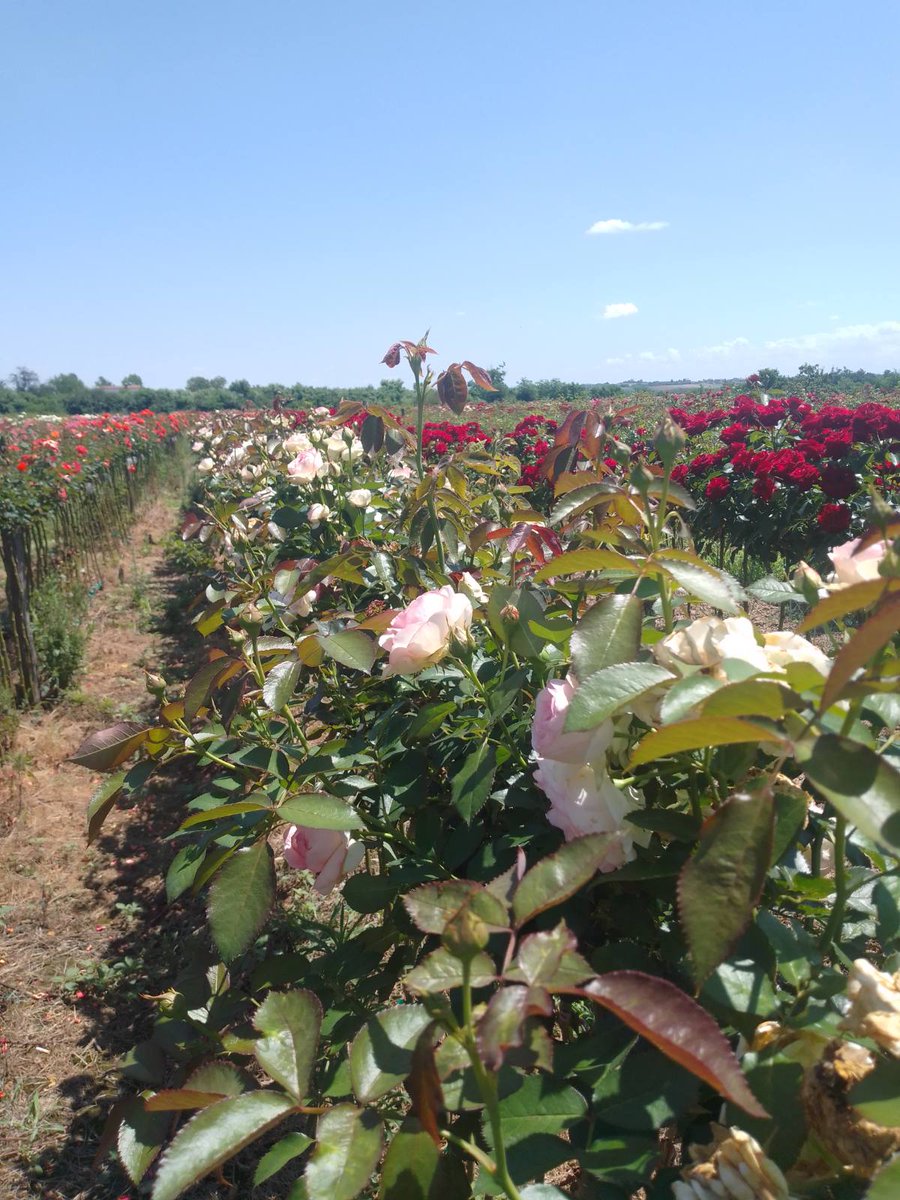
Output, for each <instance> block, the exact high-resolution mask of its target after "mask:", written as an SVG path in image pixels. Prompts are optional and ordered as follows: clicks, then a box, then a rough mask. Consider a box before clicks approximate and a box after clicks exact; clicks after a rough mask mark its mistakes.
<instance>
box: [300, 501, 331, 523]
mask: <svg viewBox="0 0 900 1200" xmlns="http://www.w3.org/2000/svg"><path fill="white" fill-rule="evenodd" d="M306 519H307V521H309V523H310V526H311V527H312V528H313V529H316V528H318V526H319V525H320V524H321V523H322V521H328V520H330V519H331V509H330V508H329V507H328V505H327V504H311V505H310V506H309V508H308V509H307V510H306Z"/></svg>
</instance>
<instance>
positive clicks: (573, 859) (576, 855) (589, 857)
mask: <svg viewBox="0 0 900 1200" xmlns="http://www.w3.org/2000/svg"><path fill="white" fill-rule="evenodd" d="M609 842H610V838H609V835H608V834H605V833H589V834H588V835H587V836H586V837H580V838H575V839H574V841H571V842H565V843H564V844H563V845H562V846H560V848H559V849H558V850H557V851H556V853H555V854H550V855H548V856H547V857H546V858H543V859H541V861H540V862H539V863H535V865H534V866H533V867H532V868H531V869H530V870H529V871H526V873H525V876H524V878H523V879H522V881H521V883H520V884H519V886H518V887H517V888H516V890H515V893H514V895H513V916H514V917H515V923H516V927H517V928H518V927H520V926H522V925H524V924H525V922H526V921H530V920H531V918H532V917H536V916H537V915H538V913H542V912H544V911H545V910H546V909H548V908H553V907H554V905H557V904H562V902H563V901H564V900H568V898H569V897H570V896H574V895H575V893H576V892H577V891H578V890H579V888H582V887H584V885H585V884H586V883H588V882H590V880H591V879H593V877H594V876H595V875H596V873H597V871H598V870H599V868H600V864H601V863H602V862H603V860H604V858H605V857H606V854H607V851H608V849H609Z"/></svg>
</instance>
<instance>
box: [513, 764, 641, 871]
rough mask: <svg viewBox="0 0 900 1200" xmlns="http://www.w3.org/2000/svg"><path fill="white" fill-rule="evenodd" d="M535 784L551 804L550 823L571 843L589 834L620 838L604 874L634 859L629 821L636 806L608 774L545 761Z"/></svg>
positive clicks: (588, 767) (613, 842) (608, 856)
mask: <svg viewBox="0 0 900 1200" xmlns="http://www.w3.org/2000/svg"><path fill="white" fill-rule="evenodd" d="M534 781H535V783H536V784H537V786H538V787H539V788H540V789H541V791H542V792H543V793H544V795H545V796H546V797H547V799H548V800H549V801H550V811H549V812H548V813H547V820H548V821H549V822H550V824H551V825H553V826H555V827H556V828H557V829H559V830H561V831H562V835H563V837H564V838H565V839H566V841H567V842H570V841H572V840H573V839H574V838H579V837H584V835H585V834H588V833H607V834H610V835H616V836H615V837H614V838H613V839H612V840H611V841H610V845H609V849H608V851H607V854H606V857H605V858H604V860H603V862H602V863H601V864H600V870H601V871H614V870H615V869H616V868H617V867H621V866H622V865H623V864H624V863H626V862H630V861H631V859H633V858H634V843H633V840H632V836H631V834H630V833H629V832H628V830H627V829H626V826H625V818H626V816H627V814H628V813H629V812H631V811H632V809H633V808H634V807H635V806H634V804H632V803H631V802H630V801H629V799H628V797H627V796H626V795H625V793H624V792H622V791H620V790H619V789H618V788H617V787H616V786H615V784H614V783H613V781H612V780H611V779H610V777H609V776H608V775H607V773H606V771H605V770H603V769H602V768H600V769H597V768H594V767H592V766H591V765H590V764H589V763H567V762H560V761H558V760H557V759H555V758H541V759H540V760H539V765H538V769H537V770H536V771H535V773H534Z"/></svg>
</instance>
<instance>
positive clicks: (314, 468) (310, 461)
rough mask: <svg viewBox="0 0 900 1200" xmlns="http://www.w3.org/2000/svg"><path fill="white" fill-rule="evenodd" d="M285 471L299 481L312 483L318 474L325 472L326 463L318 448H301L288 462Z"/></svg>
mask: <svg viewBox="0 0 900 1200" xmlns="http://www.w3.org/2000/svg"><path fill="white" fill-rule="evenodd" d="M287 473H288V475H290V477H291V478H292V479H296V480H298V481H299V482H300V483H312V481H313V480H314V479H318V478H319V476H320V475H325V474H327V464H326V462H325V459H324V458H323V457H322V455H321V454H320V453H319V451H318V450H313V449H308V450H301V452H300V453H299V454H298V455H297V457H296V458H295V459H293V461H291V462H289V463H288V466H287Z"/></svg>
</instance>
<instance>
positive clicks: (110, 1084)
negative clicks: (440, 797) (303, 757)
mask: <svg viewBox="0 0 900 1200" xmlns="http://www.w3.org/2000/svg"><path fill="white" fill-rule="evenodd" d="M184 565H189V564H183V563H181V564H180V563H178V561H177V560H176V562H174V563H173V561H172V558H171V556H170V557H167V558H166V559H165V560H164V561H163V562H162V563H161V565H160V566H159V567H158V568H157V570H156V571H155V573H154V577H153V580H152V584H151V591H152V592H153V593H154V610H155V611H154V616H153V622H154V625H155V632H157V633H158V634H159V635H160V641H161V646H160V651H161V661H160V667H161V669H162V671H163V673H164V675H165V676H166V678H167V680H168V681H169V682H170V684H177V683H179V682H181V681H183V680H185V679H187V678H189V677H190V675H191V674H192V673H193V671H194V670H195V669H196V668H197V666H198V665H199V662H200V660H201V656H202V653H203V652H204V651H205V650H206V649H208V647H209V642H208V641H207V642H203V643H201V640H200V639H199V638H198V637H197V635H196V633H195V632H194V630H193V627H192V626H191V624H190V622H189V619H188V617H187V610H188V608H189V607H190V605H191V602H192V601H193V599H194V597H195V596H196V595H197V593H198V591H199V590H200V588H201V587H202V582H201V580H200V578H199V577H198V576H197V575H185V574H184V573H183V570H182V569H181V568H182V567H183V566H184ZM152 711H153V708H152V703H148V705H147V709H146V713H145V714H143V715H147V716H150V715H151V713H152ZM203 781H204V774H203V773H202V772H200V771H198V770H196V769H192V767H191V765H190V764H185V763H175V764H172V765H171V766H170V767H169V768H168V769H165V768H164V769H163V770H161V771H160V772H159V774H158V775H157V776H154V777H153V779H152V780H151V782H150V783H149V784H148V785H147V787H146V788H145V789H144V792H143V794H142V796H141V798H140V800H139V802H138V803H137V804H136V805H135V806H134V807H133V809H132V810H131V813H130V817H129V819H128V820H127V821H123V822H120V823H118V825H117V826H116V827H112V826H110V827H108V829H107V830H106V831H104V832H102V833H101V835H100V837H99V839H98V841H97V843H96V845H97V847H98V848H99V850H100V851H101V852H102V857H101V859H100V860H99V861H98V863H97V864H96V866H94V867H92V868H90V869H89V873H88V876H87V878H86V880H85V884H86V886H87V888H88V889H89V891H90V892H92V893H93V894H94V895H95V896H96V898H97V901H98V904H99V905H101V906H103V907H105V908H106V910H107V911H108V912H109V914H110V923H111V924H114V926H115V929H116V931H117V932H116V934H115V935H114V936H113V937H112V939H111V940H110V941H109V942H108V943H107V945H106V953H105V957H104V959H103V961H102V962H99V963H95V964H94V965H93V967H92V968H90V971H89V972H85V971H84V970H79V969H77V968H76V969H74V970H73V971H72V973H71V975H70V976H69V977H68V978H64V979H63V980H62V981H61V984H60V986H61V988H62V989H63V991H64V992H65V993H66V994H67V995H68V996H69V997H70V998H71V999H72V1000H73V1001H77V1010H78V1015H79V1017H80V1018H81V1023H82V1027H83V1034H82V1037H81V1039H80V1045H81V1046H82V1047H83V1048H84V1052H85V1053H84V1058H85V1062H86V1064H87V1065H86V1069H85V1071H84V1072H83V1073H80V1074H72V1075H70V1076H68V1077H67V1078H65V1079H62V1080H60V1081H59V1083H58V1085H57V1086H58V1090H59V1091H60V1093H61V1094H62V1095H63V1096H65V1097H66V1098H67V1099H69V1100H70V1102H71V1103H72V1107H73V1111H74V1112H75V1114H76V1115H75V1117H74V1118H73V1120H72V1121H71V1124H70V1125H69V1127H68V1128H67V1129H66V1130H65V1131H64V1135H63V1136H61V1137H57V1138H55V1139H54V1143H53V1145H52V1146H50V1147H48V1148H47V1149H45V1150H44V1151H43V1152H41V1153H39V1154H38V1156H37V1157H31V1158H30V1159H28V1160H27V1161H25V1160H24V1159H23V1161H22V1162H21V1164H20V1170H21V1175H20V1178H21V1191H18V1192H17V1195H18V1196H21V1197H23V1198H24V1197H26V1196H30V1197H35V1196H39V1197H41V1198H42V1200H125V1198H127V1200H131V1198H133V1197H136V1196H138V1195H145V1194H147V1191H148V1190H149V1189H148V1188H147V1186H146V1184H144V1185H142V1186H141V1187H140V1188H135V1187H134V1186H133V1185H132V1184H131V1183H130V1181H129V1180H128V1179H127V1177H126V1176H125V1174H124V1172H123V1170H122V1168H121V1166H120V1165H119V1163H118V1162H117V1160H116V1158H115V1155H114V1154H113V1153H112V1152H109V1153H107V1154H105V1155H104V1156H102V1159H101V1161H96V1160H97V1152H98V1147H99V1145H100V1138H101V1135H102V1132H103V1129H104V1125H105V1123H106V1118H107V1115H108V1113H109V1110H110V1108H111V1107H112V1104H113V1103H114V1101H115V1100H116V1099H117V1098H118V1097H119V1096H121V1095H122V1094H127V1093H128V1092H129V1091H130V1092H133V1091H134V1090H136V1088H135V1085H134V1084H130V1085H129V1083H128V1081H123V1080H121V1079H120V1077H119V1075H118V1072H117V1071H116V1070H115V1069H110V1068H109V1067H108V1065H107V1064H109V1063H110V1062H111V1061H115V1060H116V1059H117V1058H119V1057H120V1056H121V1055H123V1054H125V1053H126V1052H127V1051H128V1050H129V1049H130V1048H131V1047H132V1046H133V1045H135V1044H136V1043H137V1042H139V1041H141V1040H143V1039H144V1038H146V1037H148V1036H149V1035H150V1033H151V1031H152V1027H153V1021H154V1018H155V1016H156V1015H157V1010H156V1006H155V1004H154V1003H153V1001H152V1000H151V999H148V997H152V996H154V995H158V994H159V993H161V992H163V991H165V989H166V988H167V987H168V986H169V985H170V984H171V982H172V981H173V979H174V978H175V977H176V975H177V974H178V973H179V971H180V970H182V969H183V967H184V966H185V963H186V960H188V959H189V958H191V957H193V956H200V957H206V956H207V955H209V952H210V948H209V938H208V934H207V931H206V923H205V917H204V911H203V897H192V896H190V895H188V896H186V897H183V898H182V899H181V900H179V901H178V902H177V903H176V904H174V905H172V906H169V905H168V904H167V902H166V896H165V888H164V883H163V880H164V876H165V872H166V869H167V868H168V866H169V863H170V861H171V859H172V857H173V855H174V852H175V850H174V847H173V844H172V842H170V841H167V840H166V839H167V837H168V836H169V835H170V834H171V833H172V832H173V831H174V830H175V829H176V828H177V826H178V824H179V823H180V822H181V820H183V817H184V806H185V804H186V803H187V801H188V800H190V799H191V798H192V797H193V796H195V795H197V794H198V793H199V792H201V791H202V790H203ZM99 928H102V927H99ZM92 1059H96V1061H97V1062H98V1063H101V1064H102V1066H101V1067H100V1069H99V1070H97V1071H92V1070H91V1069H90V1062H91V1060H92ZM139 1086H140V1085H138V1087H139ZM226 1194H227V1193H226ZM231 1194H232V1195H234V1192H232V1193H231ZM257 1194H258V1195H259V1196H260V1200H263V1198H264V1197H265V1196H267V1195H268V1196H274V1195H277V1194H278V1193H277V1192H268V1193H267V1192H265V1191H262V1190H261V1191H260V1192H259V1193H257ZM222 1195H223V1191H222V1188H221V1187H220V1186H217V1185H213V1184H211V1183H210V1184H200V1185H198V1186H197V1187H196V1188H193V1189H192V1190H191V1191H190V1192H188V1193H185V1196H186V1198H188V1197H189V1198H190V1200H200V1198H201V1197H203V1198H206V1197H211V1196H222ZM11 1200H12V1198H11Z"/></svg>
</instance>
